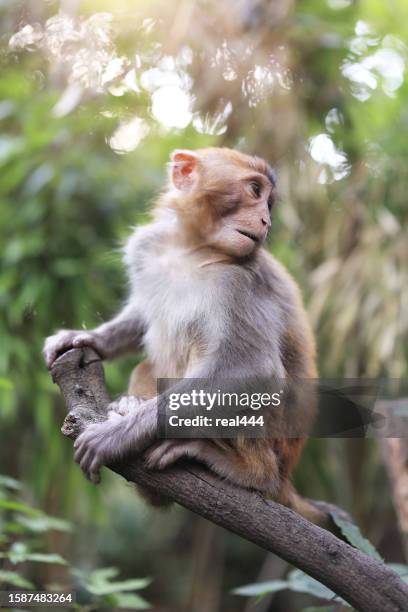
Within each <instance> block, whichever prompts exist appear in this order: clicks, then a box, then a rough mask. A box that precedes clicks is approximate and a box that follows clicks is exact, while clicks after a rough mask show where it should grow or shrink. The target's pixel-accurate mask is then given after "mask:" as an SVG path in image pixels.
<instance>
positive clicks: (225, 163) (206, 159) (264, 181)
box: [166, 148, 276, 258]
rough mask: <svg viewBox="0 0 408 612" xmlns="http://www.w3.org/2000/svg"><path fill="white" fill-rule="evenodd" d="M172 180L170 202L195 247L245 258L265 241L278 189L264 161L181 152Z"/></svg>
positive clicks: (217, 151) (216, 151) (214, 151)
mask: <svg viewBox="0 0 408 612" xmlns="http://www.w3.org/2000/svg"><path fill="white" fill-rule="evenodd" d="M169 179H170V189H169V193H168V195H170V198H169V199H168V198H166V200H167V203H168V202H169V201H170V202H171V206H172V207H173V208H175V210H176V211H177V214H178V217H179V219H180V221H181V224H182V227H183V229H184V230H185V231H186V235H188V236H189V237H190V238H191V240H192V242H193V243H195V244H203V245H206V246H209V247H211V248H213V249H215V250H216V251H218V252H220V253H223V254H226V255H228V256H231V257H233V258H246V257H249V256H251V255H252V254H254V253H255V252H256V251H257V250H258V248H259V247H260V246H261V245H262V243H263V242H264V241H265V239H266V236H267V234H268V230H269V228H270V226H271V216H270V213H271V208H272V205H273V203H274V198H275V186H276V185H275V175H274V172H273V170H272V168H271V167H270V166H269V165H268V164H267V163H266V162H265V161H264V160H263V159H260V158H259V157H251V156H249V155H244V154H243V153H239V152H238V151H233V150H231V149H226V148H209V149H199V150H197V151H186V150H176V151H174V152H173V154H172V157H171V164H170V177H169Z"/></svg>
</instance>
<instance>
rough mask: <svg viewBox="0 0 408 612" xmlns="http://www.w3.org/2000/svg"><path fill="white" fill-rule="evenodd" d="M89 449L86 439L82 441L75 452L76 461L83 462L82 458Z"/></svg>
mask: <svg viewBox="0 0 408 612" xmlns="http://www.w3.org/2000/svg"><path fill="white" fill-rule="evenodd" d="M87 451H88V448H87V445H86V443H85V440H84V441H82V442H80V444H79V445H78V446H77V448H76V452H75V454H74V461H76V463H81V461H82V458H83V457H84V455H85V454H86V453H87Z"/></svg>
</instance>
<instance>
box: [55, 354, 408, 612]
mask: <svg viewBox="0 0 408 612" xmlns="http://www.w3.org/2000/svg"><path fill="white" fill-rule="evenodd" d="M52 377H53V380H54V382H56V383H57V384H58V385H59V387H60V389H61V391H62V393H63V395H64V398H65V402H66V404H67V407H68V415H67V417H66V419H65V421H64V424H63V426H62V432H63V433H64V435H66V436H69V437H71V438H75V437H76V436H77V435H78V434H79V432H80V431H81V429H83V428H84V427H85V426H86V425H87V424H88V423H90V422H95V421H101V420H104V418H106V410H107V406H108V403H109V396H108V393H107V391H106V386H105V381H104V374H103V367H102V363H101V361H100V358H99V357H98V355H97V354H96V353H95V352H94V351H93V350H92V349H90V348H85V349H74V350H71V351H68V352H67V353H65V354H64V355H62V356H61V357H59V358H58V359H57V361H56V362H55V364H54V366H53V368H52ZM109 467H110V469H112V470H113V471H115V472H117V473H118V474H120V475H121V476H123V477H124V478H125V479H126V480H128V481H130V482H134V483H137V484H141V485H143V486H145V487H150V488H152V489H154V490H155V491H156V492H158V493H161V494H163V495H165V496H166V497H169V498H171V499H172V500H174V501H175V502H177V503H179V504H181V505H182V506H184V507H185V508H188V509H189V510H192V511H193V512H196V513H197V514H199V515H201V516H203V517H205V518H206V519H208V520H210V521H212V522H213V523H216V524H217V525H221V526H222V527H224V528H225V529H228V530H229V531H232V532H233V533H236V534H238V535H240V536H241V537H243V538H245V539H247V540H249V541H250V542H254V543H255V544H258V546H261V547H262V548H264V549H266V550H268V551H271V552H273V553H275V554H276V555H278V556H279V557H281V558H283V559H285V560H286V561H288V562H289V563H292V564H293V565H295V566H296V567H298V568H300V569H302V570H304V571H305V572H307V573H308V574H309V575H310V576H313V578H316V579H317V580H319V581H320V582H322V583H323V584H325V585H326V586H327V587H329V588H331V589H332V590H333V591H335V592H336V593H338V595H340V596H341V597H343V598H344V599H345V600H346V601H347V602H348V603H349V604H350V605H352V606H353V607H354V608H355V609H357V610H361V611H362V612H403V611H405V610H407V609H408V586H407V585H406V584H405V583H404V582H403V581H402V580H401V579H400V578H399V576H398V575H397V574H396V573H395V572H393V571H392V570H390V569H389V568H388V567H386V566H385V565H384V564H383V563H380V562H378V561H375V560H373V559H370V558H369V557H367V556H366V555H364V554H363V553H361V552H360V551H359V550H356V549H355V548H353V547H351V546H349V545H348V544H347V543H345V542H343V541H342V540H340V539H339V538H337V537H336V536H335V535H333V534H332V533H330V532H328V531H326V530H324V529H321V528H320V527H317V526H316V525H313V524H312V523H310V522H309V521H306V520H305V519H304V518H302V517H301V516H300V515H298V514H297V513H295V512H293V511H292V510H289V509H288V508H286V507H284V506H282V505H280V504H278V503H276V502H273V501H270V500H266V499H264V498H263V497H262V496H261V495H260V494H258V493H255V492H251V491H249V490H246V489H241V488H238V487H235V486H233V485H231V484H230V483H228V482H224V481H221V480H219V479H218V478H217V477H216V476H214V475H213V474H211V473H210V472H209V471H207V470H205V469H204V468H201V467H199V466H195V465H193V464H185V465H182V466H180V467H177V468H173V469H168V470H165V471H163V472H158V471H157V472H156V471H148V470H146V468H145V467H144V465H143V462H142V460H141V459H140V457H127V458H126V461H123V462H121V463H117V464H115V465H112V466H109ZM316 503H317V502H316ZM319 506H320V508H326V509H327V511H330V509H332V508H333V507H332V506H330V505H329V504H327V505H324V504H321V503H319Z"/></svg>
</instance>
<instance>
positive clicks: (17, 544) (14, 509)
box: [0, 475, 151, 612]
mask: <svg viewBox="0 0 408 612" xmlns="http://www.w3.org/2000/svg"><path fill="white" fill-rule="evenodd" d="M50 531H57V532H72V531H73V527H72V524H71V523H69V522H68V521H63V520H61V519H57V518H54V517H52V516H48V515H46V514H45V513H44V512H42V511H41V510H37V509H36V508H34V507H33V506H32V505H31V504H28V503H27V502H26V501H25V499H24V491H23V487H22V485H21V483H20V482H19V481H17V480H15V479H14V478H10V477H9V476H2V475H0V559H1V560H3V561H2V563H3V568H2V569H0V587H1V588H2V589H6V588H7V587H8V588H11V589H13V588H14V589H32V590H37V591H38V590H47V591H49V592H61V591H62V592H69V591H73V590H75V592H76V593H77V594H78V601H77V603H76V604H75V605H73V606H72V609H75V610H82V612H92V611H93V610H112V609H126V610H146V609H148V608H150V606H149V604H148V603H147V602H146V601H145V600H144V599H143V598H142V597H141V596H140V595H139V594H138V593H135V591H139V590H141V589H144V588H145V587H146V586H147V585H148V584H149V583H150V582H151V581H150V579H148V578H136V579H129V580H113V579H114V578H116V577H117V576H118V574H119V570H118V569H116V568H114V567H106V568H101V569H97V570H93V571H87V570H83V569H76V568H69V567H68V563H67V561H66V560H65V559H63V558H62V557H61V555H58V554H55V553H54V554H53V553H47V552H37V551H38V550H42V549H44V548H45V547H46V546H47V542H46V539H45V535H46V534H47V533H49V532H50ZM33 563H34V564H37V563H40V564H44V563H45V564H50V565H63V566H65V568H66V569H67V572H66V574H65V576H64V579H63V580H62V581H60V582H59V583H58V584H49V583H43V582H41V580H38V578H37V580H34V582H33V581H32V580H31V579H30V580H28V578H26V575H27V574H29V575H30V577H31V576H33V574H35V571H34V570H33V567H32V564H33ZM67 594H68V593H67ZM37 607H39V608H40V610H41V606H37Z"/></svg>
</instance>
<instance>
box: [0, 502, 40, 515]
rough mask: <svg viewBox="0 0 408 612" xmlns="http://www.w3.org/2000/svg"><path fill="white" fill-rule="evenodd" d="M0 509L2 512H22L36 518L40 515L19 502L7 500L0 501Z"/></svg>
mask: <svg viewBox="0 0 408 612" xmlns="http://www.w3.org/2000/svg"><path fill="white" fill-rule="evenodd" d="M0 508H3V509H4V510H16V511H17V512H23V513H24V514H30V515H31V516H37V515H38V514H40V512H39V511H38V510H35V509H34V508H30V506H26V505H25V504H22V503H20V502H15V501H11V500H9V499H0Z"/></svg>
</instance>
